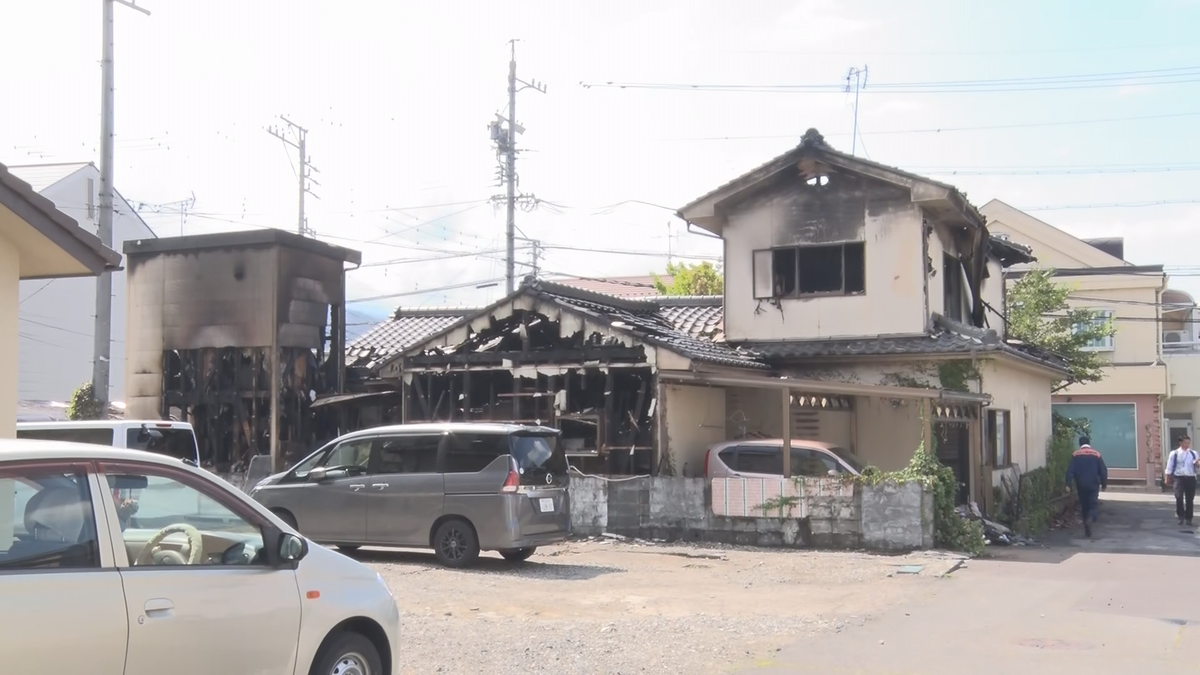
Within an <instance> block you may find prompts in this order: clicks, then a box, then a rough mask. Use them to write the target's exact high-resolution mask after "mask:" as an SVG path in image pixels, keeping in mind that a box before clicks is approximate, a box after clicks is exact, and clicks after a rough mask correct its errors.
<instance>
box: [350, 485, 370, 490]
mask: <svg viewBox="0 0 1200 675" xmlns="http://www.w3.org/2000/svg"><path fill="white" fill-rule="evenodd" d="M365 487H367V486H366V485H364V484H362V483H355V484H354V485H351V486H350V489H351V490H354V491H355V492H358V491H359V490H361V489H363V488H365Z"/></svg>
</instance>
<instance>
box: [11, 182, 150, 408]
mask: <svg viewBox="0 0 1200 675" xmlns="http://www.w3.org/2000/svg"><path fill="white" fill-rule="evenodd" d="M9 170H10V171H11V172H12V173H13V174H14V175H16V176H17V177H19V178H21V179H22V180H24V181H25V182H27V183H29V184H30V186H31V187H32V188H33V189H34V190H35V191H37V192H38V193H39V194H41V195H42V196H43V197H45V198H47V199H49V200H50V201H51V202H53V203H54V205H55V207H56V208H58V210H60V211H62V212H64V213H66V214H68V215H69V216H71V217H72V218H74V219H75V220H76V221H77V222H78V223H79V226H80V227H82V228H83V229H85V230H87V231H88V232H89V233H92V234H95V233H96V231H97V228H98V227H99V215H100V212H99V204H100V196H99V195H100V193H99V190H100V171H99V170H98V169H97V168H96V166H95V165H94V164H90V163H73V164H29V165H24V166H12V167H9ZM154 236H155V235H154V232H153V231H151V230H150V228H149V227H148V226H147V225H146V223H145V222H143V221H142V219H141V217H139V216H138V214H137V212H135V211H134V210H133V208H132V207H131V206H130V205H129V203H128V202H126V201H125V199H124V198H123V197H121V195H120V194H119V193H117V192H116V191H114V194H113V239H112V241H113V248H114V249H116V250H118V251H119V250H121V247H122V246H124V244H125V242H126V241H136V240H139V239H151V238H154ZM125 306H126V292H125V272H124V271H123V270H122V271H118V272H114V273H113V275H112V324H111V326H112V330H111V336H112V344H111V346H110V349H109V358H110V364H109V370H108V372H109V391H108V395H109V398H108V400H110V401H124V400H125ZM95 317H96V279H95V278H93V277H84V278H74V279H47V280H35V281H24V282H22V283H21V316H20V323H21V354H22V357H21V380H20V381H21V387H20V400H22V401H58V402H65V401H69V400H70V398H71V394H72V392H74V391H75V389H76V388H77V387H78V386H79V385H80V384H83V383H84V382H87V381H90V380H91V379H92V351H93V337H92V336H93V335H94V333H95Z"/></svg>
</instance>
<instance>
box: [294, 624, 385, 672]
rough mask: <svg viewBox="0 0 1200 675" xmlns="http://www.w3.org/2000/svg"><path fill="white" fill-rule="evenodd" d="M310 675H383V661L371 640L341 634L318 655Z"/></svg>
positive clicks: (355, 635)
mask: <svg viewBox="0 0 1200 675" xmlns="http://www.w3.org/2000/svg"><path fill="white" fill-rule="evenodd" d="M309 675H383V661H382V660H381V659H380V658H379V650H378V649H376V648H375V645H374V644H371V641H370V640H368V639H367V638H365V637H363V636H362V635H359V634H358V633H341V634H339V635H338V636H337V637H335V638H334V639H333V640H332V641H330V643H329V644H328V645H326V647H325V648H324V649H322V650H321V653H320V654H318V655H317V659H316V661H314V662H313V666H312V669H311V670H310V671H309Z"/></svg>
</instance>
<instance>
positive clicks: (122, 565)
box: [93, 460, 286, 573]
mask: <svg viewBox="0 0 1200 675" xmlns="http://www.w3.org/2000/svg"><path fill="white" fill-rule="evenodd" d="M95 466H96V474H95V475H96V483H98V484H99V485H100V486H103V490H104V493H105V494H110V493H109V488H108V474H109V473H110V470H111V473H114V474H122V473H134V474H144V475H147V476H155V477H157V478H167V479H170V480H174V481H176V482H178V483H181V484H183V485H184V486H185V487H190V488H192V489H193V490H195V491H197V492H199V493H200V494H203V495H204V496H206V497H208V498H209V499H211V500H213V501H215V502H217V503H218V504H220V505H221V506H224V507H225V508H227V509H229V510H230V511H232V512H233V513H234V514H235V515H238V516H240V517H242V518H243V519H245V520H246V522H247V523H248V524H250V525H253V526H256V527H258V528H259V531H260V532H261V534H262V541H263V550H264V552H265V551H267V550H268V548H269V547H272V546H275V545H276V544H277V537H275V536H272V534H274V533H275V530H276V528H275V526H274V525H273V524H272V523H271V521H270V520H269V519H268V518H266V517H265V516H263V515H262V514H261V513H259V512H258V511H257V510H255V509H254V507H252V506H250V505H249V504H247V503H245V502H243V501H242V500H241V499H239V498H238V496H237V495H234V494H231V493H229V492H226V491H224V490H222V489H221V488H220V487H219V486H217V485H215V484H213V483H211V482H209V481H207V480H205V479H203V478H201V477H199V476H196V475H194V474H192V473H191V472H189V471H187V470H186V469H182V468H175V467H171V466H163V465H160V464H149V463H145V464H144V463H140V462H131V461H128V460H98V461H96V462H95ZM94 501H95V499H94V498H93V502H94ZM100 501H101V505H102V508H103V509H104V512H105V518H106V520H107V522H108V528H107V530H108V534H109V545H110V547H111V548H112V555H113V566H114V567H116V568H117V569H118V570H120V571H121V572H139V573H140V572H149V571H157V572H162V571H164V570H165V569H169V570H184V569H187V570H207V571H209V572H214V571H217V570H273V569H276V568H275V567H274V566H272V565H271V564H270V563H269V562H268V561H269V560H270V559H271V557H272V556H269V555H266V554H265V553H264V562H263V563H262V564H258V565H169V566H167V565H147V566H135V565H133V561H132V560H130V559H129V552H128V551H127V550H126V549H125V538H124V536H122V534H121V520H120V518H119V517H118V515H117V505H116V504H114V503H113V500H112V499H103V500H100ZM117 542H120V545H119V546H118V545H117ZM285 569H286V568H285Z"/></svg>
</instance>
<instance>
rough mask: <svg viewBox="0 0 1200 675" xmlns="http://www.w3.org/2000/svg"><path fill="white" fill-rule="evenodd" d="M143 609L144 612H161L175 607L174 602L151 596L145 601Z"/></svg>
mask: <svg viewBox="0 0 1200 675" xmlns="http://www.w3.org/2000/svg"><path fill="white" fill-rule="evenodd" d="M143 609H145V611H146V614H161V613H163V612H169V611H171V610H173V609H175V603H173V602H171V601H170V600H168V599H166V598H151V599H149V600H147V601H146V604H145V606H144V607H143Z"/></svg>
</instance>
